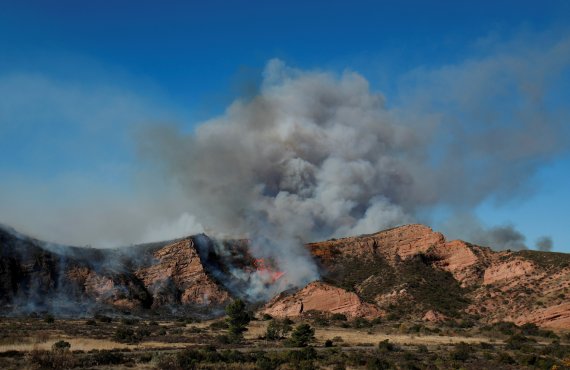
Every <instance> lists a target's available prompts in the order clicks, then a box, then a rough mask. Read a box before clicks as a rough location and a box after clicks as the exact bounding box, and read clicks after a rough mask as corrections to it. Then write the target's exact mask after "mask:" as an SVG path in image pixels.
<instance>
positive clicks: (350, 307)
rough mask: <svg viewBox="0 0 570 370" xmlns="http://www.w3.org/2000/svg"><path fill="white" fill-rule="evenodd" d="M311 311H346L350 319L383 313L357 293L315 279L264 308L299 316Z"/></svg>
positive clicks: (267, 310) (286, 315)
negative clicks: (363, 300)
mask: <svg viewBox="0 0 570 370" xmlns="http://www.w3.org/2000/svg"><path fill="white" fill-rule="evenodd" d="M309 311H320V312H324V313H330V314H335V313H338V314H344V315H346V317H348V318H355V317H365V318H375V317H379V316H381V315H382V312H381V311H380V310H379V309H378V308H377V307H376V306H374V305H372V304H369V303H365V302H362V300H361V299H360V298H359V297H358V295H356V294H355V293H351V292H347V291H346V290H344V289H341V288H337V287H334V286H331V285H328V284H325V283H322V282H313V283H310V284H309V285H307V286H306V287H305V288H303V289H301V290H300V291H298V292H297V293H295V294H292V295H287V294H282V295H280V296H277V297H276V298H274V299H273V300H272V301H271V302H269V303H268V304H267V305H266V306H265V308H264V309H263V313H266V314H269V315H271V316H273V317H279V318H283V317H297V316H301V315H303V314H304V313H307V312H309Z"/></svg>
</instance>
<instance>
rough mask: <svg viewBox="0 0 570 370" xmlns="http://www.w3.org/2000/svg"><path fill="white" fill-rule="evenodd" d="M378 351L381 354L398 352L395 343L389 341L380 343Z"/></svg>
mask: <svg viewBox="0 0 570 370" xmlns="http://www.w3.org/2000/svg"><path fill="white" fill-rule="evenodd" d="M378 350H379V351H380V352H383V353H386V352H393V351H396V350H397V348H396V346H395V345H394V344H393V343H390V341H389V340H388V339H384V340H383V341H381V342H380V343H378Z"/></svg>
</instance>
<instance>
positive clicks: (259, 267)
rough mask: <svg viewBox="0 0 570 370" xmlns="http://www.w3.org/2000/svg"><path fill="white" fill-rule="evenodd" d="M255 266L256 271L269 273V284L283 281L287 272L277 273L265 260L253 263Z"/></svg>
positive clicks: (257, 260) (258, 259)
mask: <svg viewBox="0 0 570 370" xmlns="http://www.w3.org/2000/svg"><path fill="white" fill-rule="evenodd" d="M253 266H254V267H255V270H256V271H259V272H262V273H267V275H268V276H269V280H270V281H269V283H271V284H273V283H274V282H276V281H277V280H279V279H281V277H282V276H283V275H285V272H283V271H276V270H275V269H274V268H273V267H272V266H269V265H268V264H267V263H266V262H265V259H264V258H256V259H255V260H254V261H253Z"/></svg>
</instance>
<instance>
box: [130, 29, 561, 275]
mask: <svg viewBox="0 0 570 370" xmlns="http://www.w3.org/2000/svg"><path fill="white" fill-rule="evenodd" d="M505 50H506V51H504V52H502V53H499V54H498V55H494V56H492V57H482V58H479V59H474V60H470V61H469V62H466V63H464V64H462V65H457V66H446V67H443V68H441V69H438V70H432V71H425V70H424V71H415V72H414V73H411V74H410V75H409V76H408V78H407V80H406V81H405V83H404V85H405V84H408V85H409V86H414V88H413V89H410V88H409V89H407V90H406V89H404V90H403V91H402V92H401V93H400V95H399V98H398V99H396V100H397V104H395V105H394V106H389V105H387V103H386V100H385V98H384V97H383V96H382V95H381V94H379V93H377V92H374V91H372V90H371V88H370V86H369V83H368V81H367V80H366V79H365V78H364V77H363V76H361V75H359V74H358V73H355V72H352V71H345V72H344V73H342V74H341V75H335V74H333V73H328V72H323V71H301V70H298V69H294V68H290V67H288V66H287V65H285V64H284V63H283V62H282V61H280V60H272V61H270V62H269V63H268V64H267V67H266V69H265V71H264V73H263V82H262V84H261V87H260V91H259V94H258V95H256V96H255V97H253V98H252V99H250V100H239V99H238V100H237V101H235V102H234V103H233V104H232V105H231V106H230V107H228V109H227V110H226V112H225V113H224V114H223V115H222V116H220V117H216V118H213V119H211V120H209V121H207V122H204V123H202V124H200V125H198V127H197V128H196V129H195V131H194V132H191V133H185V132H182V131H181V130H180V129H179V128H177V127H175V126H160V127H156V128H154V129H153V130H152V131H151V132H148V133H147V135H146V136H145V137H144V139H143V140H142V143H141V148H142V151H143V152H144V153H145V155H147V156H148V157H151V158H153V159H154V160H156V161H157V162H158V163H160V164H161V165H163V166H164V168H165V171H166V173H167V174H168V176H169V177H170V178H172V179H175V180H176V181H177V182H178V184H180V185H181V187H182V188H183V189H184V190H185V192H186V195H187V199H188V212H189V213H191V214H192V215H194V216H195V217H196V219H197V220H198V221H199V222H200V223H201V224H202V225H203V226H204V228H205V229H206V230H208V229H210V230H217V231H224V232H226V233H231V234H233V235H236V234H237V235H239V234H241V235H246V236H247V237H248V238H250V239H251V242H252V252H253V254H254V255H255V256H256V257H262V258H270V259H272V260H274V261H275V262H276V263H277V265H278V267H279V268H280V269H283V270H284V271H287V272H288V276H289V277H290V279H291V280H290V281H289V282H290V283H291V285H294V286H299V285H301V284H304V283H306V282H308V281H310V280H312V279H315V278H316V277H317V271H316V268H315V266H314V264H313V263H312V262H311V260H310V259H309V258H307V256H306V251H305V250H304V248H302V245H303V243H304V242H307V241H312V240H315V239H323V238H328V237H342V236H347V235H354V234H362V233H370V232H375V231H378V230H381V229H384V228H388V227H392V226H396V225H400V224H404V223H409V222H413V221H416V220H420V221H423V220H422V219H421V218H422V217H425V215H426V214H427V215H428V217H429V215H430V214H431V211H432V210H434V209H435V207H447V209H449V210H450V211H451V213H452V214H460V213H466V214H469V212H466V211H465V210H467V209H472V208H474V207H476V206H477V205H479V204H481V203H482V202H484V201H497V202H504V201H509V200H511V199H514V198H516V197H519V196H522V195H526V194H528V192H529V191H531V190H532V186H531V185H532V181H530V180H532V178H533V175H534V173H535V172H536V170H537V169H538V168H539V167H540V166H541V165H543V164H544V163H547V162H548V161H549V160H551V159H552V158H554V157H555V156H557V155H558V154H559V153H561V152H562V151H563V150H565V140H566V138H567V134H568V132H567V131H566V130H565V129H564V120H565V118H567V115H565V114H564V112H561V111H559V110H558V109H556V108H553V107H552V106H551V105H549V104H548V100H547V99H546V96H547V95H548V93H549V91H550V90H551V89H552V88H554V87H553V86H552V85H553V84H554V82H555V81H554V79H553V78H552V77H553V76H556V75H557V74H559V73H562V71H566V70H567V69H568V66H569V62H570V41H569V40H568V39H565V40H563V41H559V42H556V43H552V44H550V45H546V46H540V47H539V46H537V47H536V50H533V51H532V52H528V50H527V49H525V52H524V53H523V52H521V51H520V50H519V49H517V48H516V46H511V47H509V48H505ZM474 226H475V231H476V232H473V233H469V234H470V235H471V239H472V241H474V242H477V241H478V242H481V243H482V244H484V245H490V246H493V247H496V248H501V249H503V248H504V249H523V248H526V245H525V244H524V239H525V238H524V236H523V235H522V234H521V233H519V232H518V231H516V230H515V229H514V228H513V227H512V226H508V225H507V226H500V227H493V228H490V229H485V228H482V227H479V226H477V224H476V223H475V224H474V225H473V223H472V224H471V225H470V226H469V227H464V228H461V229H460V230H457V229H455V230H454V231H455V234H462V233H463V234H465V232H466V231H469V230H470V229H471V230H473V229H474ZM477 227H478V229H477ZM466 239H468V240H469V238H466Z"/></svg>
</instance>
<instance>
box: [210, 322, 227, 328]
mask: <svg viewBox="0 0 570 370" xmlns="http://www.w3.org/2000/svg"><path fill="white" fill-rule="evenodd" d="M208 327H209V328H210V329H212V330H223V329H227V328H228V323H227V322H225V321H223V320H218V321H214V322H213V323H211V324H210V325H209V326H208Z"/></svg>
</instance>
